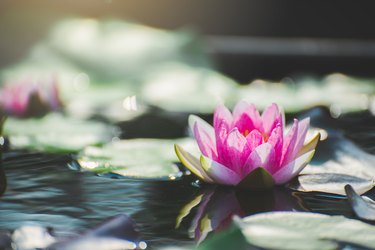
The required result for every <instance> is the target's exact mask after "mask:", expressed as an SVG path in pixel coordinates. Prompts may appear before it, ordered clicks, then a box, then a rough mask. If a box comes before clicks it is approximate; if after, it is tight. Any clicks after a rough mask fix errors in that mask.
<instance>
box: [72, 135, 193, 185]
mask: <svg viewBox="0 0 375 250" xmlns="http://www.w3.org/2000/svg"><path fill="white" fill-rule="evenodd" d="M175 143H179V144H181V145H184V146H185V147H187V148H190V149H192V150H193V151H196V150H197V149H194V148H195V147H196V146H195V144H194V141H193V140H192V139H189V138H186V139H180V140H163V139H132V140H121V141H114V142H111V143H109V144H106V145H104V146H103V147H87V148H85V149H84V150H83V151H82V152H81V153H80V155H79V157H78V162H79V164H80V165H81V166H82V168H84V169H87V170H91V171H94V172H102V173H103V172H104V173H105V172H112V173H116V174H119V175H122V176H126V177H135V178H146V179H168V180H175V179H178V178H180V177H181V175H182V173H181V172H180V170H179V168H178V167H177V165H176V164H175V162H177V161H178V159H177V157H176V155H175V153H174V151H173V147H174V144H175Z"/></svg>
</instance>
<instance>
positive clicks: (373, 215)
mask: <svg viewBox="0 0 375 250" xmlns="http://www.w3.org/2000/svg"><path fill="white" fill-rule="evenodd" d="M345 192H346V195H347V196H348V200H349V203H350V205H351V207H352V209H353V211H354V213H355V214H356V215H357V216H358V217H359V218H361V219H363V220H369V221H375V202H374V201H373V200H371V199H370V198H368V197H361V196H360V195H358V194H357V193H356V192H355V190H354V189H353V187H352V186H351V185H346V186H345Z"/></svg>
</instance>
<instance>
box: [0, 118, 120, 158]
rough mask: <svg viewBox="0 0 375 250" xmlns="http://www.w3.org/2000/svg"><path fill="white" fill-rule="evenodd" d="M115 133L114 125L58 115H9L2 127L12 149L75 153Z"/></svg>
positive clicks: (106, 139) (101, 142)
mask: <svg viewBox="0 0 375 250" xmlns="http://www.w3.org/2000/svg"><path fill="white" fill-rule="evenodd" d="M116 134H117V129H116V128H115V127H113V126H109V125H106V124H104V123H100V122H95V121H83V120H79V119H74V118H70V117H66V116H63V115H60V114H49V115H47V116H45V117H43V118H41V119H15V118H9V119H8V120H7V121H6V123H5V126H4V135H5V136H7V137H8V138H9V140H10V143H11V146H12V147H13V148H19V149H31V150H37V151H43V152H50V153H66V152H77V151H80V150H82V149H83V148H84V147H86V146H88V145H100V144H103V143H105V142H107V141H109V140H111V138H112V137H113V136H115V135H116Z"/></svg>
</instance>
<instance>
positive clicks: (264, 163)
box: [243, 143, 275, 176]
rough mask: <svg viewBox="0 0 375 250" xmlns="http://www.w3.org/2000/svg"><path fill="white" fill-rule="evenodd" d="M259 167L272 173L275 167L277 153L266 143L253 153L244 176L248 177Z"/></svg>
mask: <svg viewBox="0 0 375 250" xmlns="http://www.w3.org/2000/svg"><path fill="white" fill-rule="evenodd" d="M258 167H261V168H265V169H266V170H267V171H268V172H270V173H272V171H273V169H274V167H275V151H274V149H273V147H272V145H271V144H269V143H264V144H262V145H260V146H258V147H257V148H255V149H254V151H253V152H251V154H250V155H249V158H248V159H247V161H246V163H245V165H244V168H243V175H244V176H247V175H248V174H249V173H250V172H251V171H253V170H254V169H256V168H258Z"/></svg>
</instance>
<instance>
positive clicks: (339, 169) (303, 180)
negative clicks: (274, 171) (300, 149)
mask: <svg viewBox="0 0 375 250" xmlns="http://www.w3.org/2000/svg"><path fill="white" fill-rule="evenodd" d="M330 136H331V138H330ZM323 143H324V145H321V148H320V149H321V152H320V154H319V153H318V155H316V158H315V159H316V161H315V162H312V163H311V164H309V165H308V166H307V167H306V168H305V169H304V170H302V172H301V173H300V176H299V177H298V183H297V184H296V185H295V184H291V185H289V187H291V188H292V189H297V190H299V191H319V192H327V193H335V194H341V195H345V190H344V187H345V185H346V184H350V185H352V186H353V188H354V189H355V190H356V192H358V193H360V194H363V193H365V192H366V191H368V190H370V189H372V188H373V187H374V186H375V180H374V178H375V167H374V166H375V156H374V155H370V154H368V153H366V152H364V151H362V150H361V149H360V148H359V147H358V146H356V145H355V144H354V143H352V142H351V141H349V140H348V139H346V138H345V137H343V136H342V135H329V136H328V140H327V141H325V142H323ZM323 143H322V144H323ZM318 150H319V147H318ZM325 154H326V155H325ZM326 156H327V157H328V159H327V160H326V161H324V159H323V161H322V158H324V157H326Z"/></svg>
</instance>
